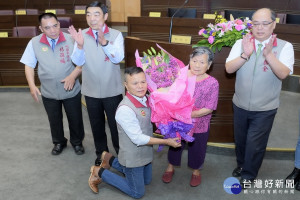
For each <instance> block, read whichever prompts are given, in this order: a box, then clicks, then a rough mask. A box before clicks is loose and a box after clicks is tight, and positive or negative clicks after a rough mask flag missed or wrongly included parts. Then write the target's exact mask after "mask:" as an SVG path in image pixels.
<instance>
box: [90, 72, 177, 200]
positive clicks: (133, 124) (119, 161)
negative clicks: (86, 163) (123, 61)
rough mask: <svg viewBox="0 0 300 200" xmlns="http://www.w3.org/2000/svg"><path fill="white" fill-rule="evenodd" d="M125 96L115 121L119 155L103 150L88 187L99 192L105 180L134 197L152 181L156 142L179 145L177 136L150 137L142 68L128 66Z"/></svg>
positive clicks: (150, 125) (151, 130) (150, 129)
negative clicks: (114, 170) (116, 172)
mask: <svg viewBox="0 0 300 200" xmlns="http://www.w3.org/2000/svg"><path fill="white" fill-rule="evenodd" d="M125 87H126V89H127V91H128V92H127V93H126V96H125V97H124V99H123V101H122V102H121V103H120V105H119V107H118V109H117V113H116V120H117V124H118V131H119V138H120V152H119V156H118V158H115V157H114V156H112V154H110V153H108V152H105V151H104V152H103V153H102V156H101V157H102V158H101V159H102V163H101V165H100V166H92V168H91V175H90V178H89V186H90V188H91V189H92V191H93V192H95V193H98V185H99V184H100V183H101V182H102V181H103V182H105V183H108V184H110V185H112V186H114V187H116V188H118V189H119V190H121V191H122V192H124V193H125V194H127V195H129V196H131V197H133V198H141V197H142V196H144V194H145V185H148V184H150V182H151V180H152V163H151V162H152V160H153V147H152V145H153V144H165V145H169V146H172V147H175V148H176V147H180V146H181V143H180V142H178V138H173V139H171V138H169V139H158V138H153V137H151V136H152V134H153V127H152V124H151V110H150V107H149V103H148V100H147V97H146V96H145V95H146V91H147V82H146V76H145V74H144V72H143V70H142V69H141V68H138V67H130V68H126V69H125ZM110 167H113V168H114V169H116V170H118V171H119V172H121V173H123V174H125V177H124V176H120V175H117V174H115V173H113V172H111V171H109V168H110Z"/></svg>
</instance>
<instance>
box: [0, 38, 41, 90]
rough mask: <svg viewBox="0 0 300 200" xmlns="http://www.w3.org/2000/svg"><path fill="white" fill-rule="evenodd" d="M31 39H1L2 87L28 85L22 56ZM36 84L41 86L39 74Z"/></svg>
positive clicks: (0, 73)
mask: <svg viewBox="0 0 300 200" xmlns="http://www.w3.org/2000/svg"><path fill="white" fill-rule="evenodd" d="M30 39H31V38H0V44H1V48H0V85H27V80H26V77H25V70H24V64H22V63H20V59H21V57H22V54H23V52H24V50H25V47H26V46H27V43H28V42H29V40H30ZM35 82H36V84H37V85H39V84H40V82H39V79H38V76H37V72H36V73H35Z"/></svg>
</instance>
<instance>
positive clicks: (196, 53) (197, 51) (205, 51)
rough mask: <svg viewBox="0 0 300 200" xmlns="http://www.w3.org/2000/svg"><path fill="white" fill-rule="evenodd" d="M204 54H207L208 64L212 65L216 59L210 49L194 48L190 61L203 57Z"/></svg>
mask: <svg viewBox="0 0 300 200" xmlns="http://www.w3.org/2000/svg"><path fill="white" fill-rule="evenodd" d="M203 54H207V55H208V56H207V62H208V63H211V62H212V61H213V59H214V53H213V52H212V51H211V50H210V48H208V47H197V48H194V50H193V52H192V54H191V55H190V59H191V58H194V57H195V56H201V55H203Z"/></svg>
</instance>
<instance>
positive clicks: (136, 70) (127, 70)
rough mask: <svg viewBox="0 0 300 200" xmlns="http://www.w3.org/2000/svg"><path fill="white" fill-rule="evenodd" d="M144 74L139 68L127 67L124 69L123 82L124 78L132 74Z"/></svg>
mask: <svg viewBox="0 0 300 200" xmlns="http://www.w3.org/2000/svg"><path fill="white" fill-rule="evenodd" d="M141 72H142V73H144V71H143V69H142V68H140V67H127V68H125V73H124V74H125V81H126V77H127V75H129V76H132V75H134V74H139V73H141Z"/></svg>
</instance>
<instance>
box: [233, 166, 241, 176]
mask: <svg viewBox="0 0 300 200" xmlns="http://www.w3.org/2000/svg"><path fill="white" fill-rule="evenodd" d="M241 172H242V168H241V167H237V168H235V169H234V170H233V172H232V176H234V177H240V176H241Z"/></svg>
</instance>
